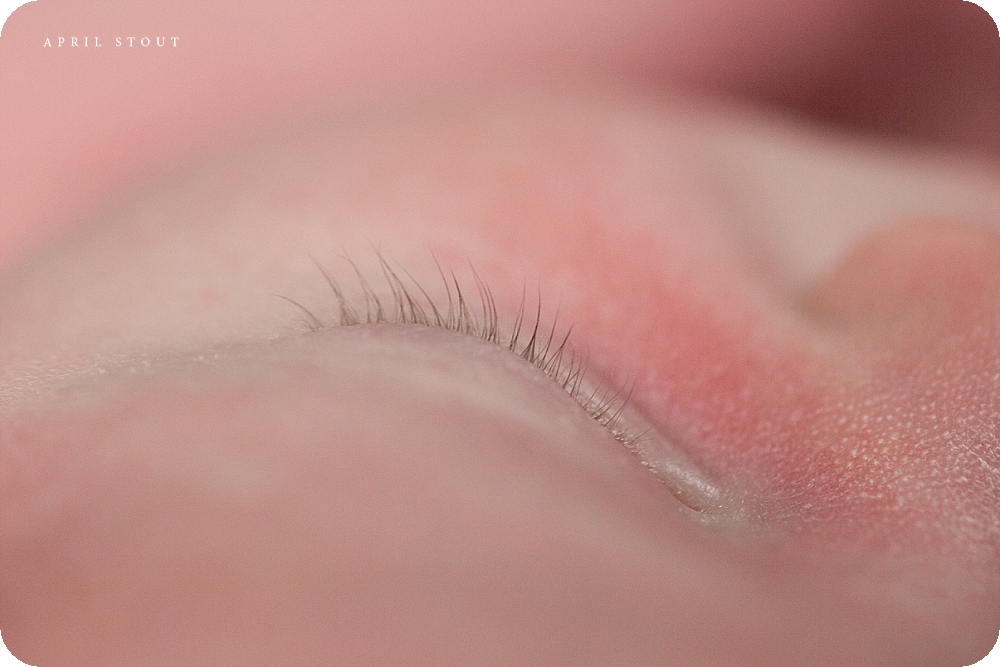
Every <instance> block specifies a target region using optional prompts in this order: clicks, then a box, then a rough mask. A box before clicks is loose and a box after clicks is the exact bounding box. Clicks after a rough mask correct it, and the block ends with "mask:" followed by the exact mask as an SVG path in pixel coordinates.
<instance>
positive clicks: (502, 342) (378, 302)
mask: <svg viewBox="0 0 1000 667" xmlns="http://www.w3.org/2000/svg"><path fill="white" fill-rule="evenodd" d="M373 250H374V252H375V256H376V259H377V262H378V267H379V273H380V274H381V279H382V281H383V282H384V285H385V288H386V289H387V290H388V296H386V293H385V292H383V293H382V294H383V295H382V296H380V295H379V293H378V291H377V289H376V287H374V286H373V281H371V280H369V279H368V278H367V277H366V275H365V274H364V272H363V271H362V270H361V269H360V267H359V266H358V265H357V263H356V262H355V261H354V260H353V259H351V258H350V257H348V256H346V255H341V256H340V257H341V259H343V260H344V261H345V262H347V263H348V264H349V266H350V268H351V272H352V273H353V274H354V277H355V280H356V285H357V288H358V289H360V291H361V298H360V300H361V301H363V304H364V305H363V306H360V304H359V305H358V306H355V305H354V304H353V303H352V301H351V299H350V298H349V297H348V296H347V292H346V291H345V290H344V289H343V287H342V286H341V284H340V283H339V282H337V281H336V280H335V279H334V278H333V277H332V276H331V275H330V273H329V272H328V271H327V270H326V269H325V268H324V267H323V265H322V264H321V263H320V262H319V261H318V260H317V259H316V258H315V257H310V258H311V259H312V261H313V263H314V264H315V265H316V268H317V269H318V270H319V271H320V273H321V274H322V276H323V278H324V280H325V281H326V283H327V285H328V286H329V288H330V290H331V292H332V293H333V295H334V299H335V301H336V310H337V315H336V318H335V321H333V322H326V321H324V320H323V319H321V318H320V317H318V316H317V315H316V314H315V313H314V312H313V311H312V310H310V309H308V308H306V307H305V306H304V305H302V304H301V303H299V302H297V301H295V300H293V299H291V298H289V297H287V296H284V295H281V294H275V295H274V296H276V297H278V298H281V299H283V300H284V301H286V302H288V303H290V304H292V305H293V306H295V308H296V309H298V310H299V311H300V312H301V313H302V314H303V316H304V318H303V319H301V320H299V322H300V324H302V325H304V326H305V327H306V329H307V331H310V332H312V331H318V330H322V329H326V328H329V327H337V326H339V327H347V326H358V325H377V324H394V325H397V324H404V325H406V324H409V325H415V326H422V327H435V328H441V329H445V330H447V331H452V332H456V333H461V334H465V335H469V336H473V337H476V338H480V339H482V340H484V341H487V342H489V343H492V344H495V345H497V346H499V347H501V348H504V349H507V350H509V351H510V352H511V353H513V354H516V355H517V356H519V357H521V358H522V359H524V360H525V361H527V362H528V363H530V364H532V365H534V366H535V367H536V368H538V369H539V370H540V371H542V372H543V373H545V374H546V375H547V376H548V377H549V378H551V379H552V380H553V381H554V382H555V384H556V385H557V386H559V387H560V388H561V389H562V390H563V391H565V392H566V393H568V394H569V395H570V397H572V398H573V399H574V401H575V402H576V403H577V404H578V405H580V406H581V407H582V408H583V410H584V411H585V412H586V413H587V414H588V415H589V416H590V417H591V418H593V419H594V420H595V421H596V422H597V423H598V424H599V425H600V426H602V427H603V428H604V429H605V430H607V431H608V432H609V433H610V434H611V435H612V437H614V438H615V440H617V441H618V442H620V443H621V444H622V445H624V446H625V447H626V449H628V450H629V451H630V452H631V453H632V454H633V455H635V456H636V457H637V458H638V459H639V461H640V462H641V463H642V464H643V465H644V466H645V467H646V468H648V469H649V470H650V471H651V472H652V473H653V474H654V475H655V476H656V477H657V478H658V479H659V480H660V481H661V482H663V483H664V484H665V485H666V486H667V487H668V488H669V489H670V490H671V492H672V493H673V495H674V496H675V497H676V498H677V499H678V500H679V501H680V502H681V503H683V504H684V505H686V506H687V507H689V508H690V509H692V510H695V511H696V512H699V513H703V514H706V513H707V514H717V513H718V512H719V511H721V510H722V509H723V506H724V505H725V504H726V503H723V502H722V501H721V495H722V494H721V493H720V492H719V491H718V490H717V489H716V488H715V487H714V485H713V484H711V483H709V482H707V481H706V480H704V479H702V478H701V477H700V476H699V475H698V474H697V473H696V472H694V469H693V466H691V464H690V462H688V461H685V460H683V459H684V458H685V457H683V456H682V455H680V454H677V455H675V456H674V457H672V458H671V457H668V460H666V461H664V462H662V463H659V462H654V461H653V460H652V458H653V457H651V456H650V455H649V454H648V452H649V451H651V450H652V449H658V448H657V447H656V443H655V442H654V443H653V446H652V447H647V446H646V445H645V441H646V440H647V438H652V440H654V441H655V440H656V438H657V436H656V435H655V434H654V433H653V431H654V429H653V428H652V427H651V426H648V427H647V425H646V424H642V425H643V426H644V427H646V428H644V430H641V431H638V429H633V428H632V424H633V423H635V422H643V421H644V420H642V419H641V418H638V416H637V415H632V414H628V415H627V413H628V410H627V407H628V404H629V400H630V399H631V395H632V392H633V390H634V388H635V387H634V382H631V381H630V382H627V383H625V384H624V385H623V386H620V387H618V388H615V387H613V386H609V385H608V384H607V383H605V382H601V381H597V382H592V381H591V379H590V376H589V375H588V372H587V371H588V360H589V354H588V353H587V352H586V351H585V352H584V353H583V354H582V355H581V354H580V353H579V352H577V351H576V350H575V349H574V348H573V346H572V343H571V342H570V336H571V334H572V333H573V330H574V325H572V324H571V325H569V326H568V327H566V329H565V331H564V332H561V333H560V335H558V336H557V332H559V309H558V308H557V310H556V313H555V316H554V317H553V318H552V322H551V325H548V326H547V327H543V320H544V318H543V308H542V295H541V286H540V285H539V287H538V292H537V296H536V301H535V308H534V309H533V310H534V315H533V316H532V315H530V314H529V313H530V310H529V307H528V299H527V286H526V285H525V286H524V287H522V290H521V299H520V304H519V306H518V308H517V312H516V314H515V316H514V320H513V323H512V325H511V327H510V333H509V334H505V333H504V331H503V327H502V326H501V322H500V315H499V311H498V308H497V304H496V300H495V299H494V296H493V292H492V290H491V289H490V288H489V286H488V285H487V284H486V282H485V281H484V280H483V279H482V278H481V277H480V276H479V274H478V272H477V271H476V270H475V267H473V266H472V263H471V262H470V263H469V270H470V272H471V274H472V281H473V284H474V286H475V292H476V295H477V297H478V304H475V303H473V302H472V301H470V299H469V298H467V296H466V295H467V294H468V293H469V290H468V289H466V290H464V291H463V288H462V283H461V282H460V281H459V279H458V276H457V275H456V273H455V272H454V271H452V270H446V269H445V268H444V267H443V266H442V265H441V263H440V262H439V261H438V259H437V257H436V256H434V255H433V253H432V258H433V260H434V264H435V266H436V268H437V272H438V275H439V277H440V279H441V286H442V288H443V294H444V299H445V301H446V304H444V303H440V300H435V299H434V298H433V297H432V296H431V295H430V293H429V291H428V290H427V289H426V288H425V287H424V285H422V284H421V283H420V281H418V280H416V279H415V278H414V277H413V275H412V274H411V273H410V272H409V271H407V270H406V269H405V268H404V267H402V266H398V265H397V268H396V269H394V268H393V267H392V266H391V265H390V264H389V262H388V260H386V258H385V256H384V255H383V254H382V253H381V252H380V251H379V250H378V249H373ZM400 274H403V275H405V277H406V278H407V279H408V282H409V284H408V283H407V282H406V281H404V280H403V278H401V277H400ZM532 319H534V321H533V322H532ZM545 328H548V332H547V333H546V332H545ZM529 331H530V334H529V333H528V332H529ZM557 341H558V344H557ZM626 415H627V417H628V418H626ZM627 422H630V423H627ZM637 431H638V432H637ZM659 449H662V447H660V448H659Z"/></svg>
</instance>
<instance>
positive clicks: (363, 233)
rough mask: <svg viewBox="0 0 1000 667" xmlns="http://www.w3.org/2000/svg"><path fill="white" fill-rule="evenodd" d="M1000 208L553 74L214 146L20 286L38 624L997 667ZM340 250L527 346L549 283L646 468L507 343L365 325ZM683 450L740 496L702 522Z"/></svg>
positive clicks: (369, 270)
mask: <svg viewBox="0 0 1000 667" xmlns="http://www.w3.org/2000/svg"><path fill="white" fill-rule="evenodd" d="M998 186H1000V174H998V173H997V171H996V169H995V167H993V166H991V165H990V164H988V163H985V162H982V161H977V160H974V159H971V158H959V157H956V155H955V154H954V153H951V152H948V151H945V150H937V151H935V150H918V149H915V148H914V149H909V148H903V147H894V146H892V145H890V144H886V143H879V142H875V141H870V140H863V139H859V138H857V137H854V136H852V135H850V134H849V133H846V132H841V131H834V130H830V129H820V128H817V127H814V126H812V125H809V124H806V123H802V122H800V121H797V120H794V119H792V118H790V117H787V116H784V115H781V114H766V113H763V112H754V111H748V110H746V109H740V108H737V107H730V106H721V105H710V104H708V103H705V102H695V101H691V100H687V99H686V98H684V97H682V96H679V95H668V96H665V95H659V94H649V93H634V92H631V93H628V94H624V93H621V92H620V91H617V92H614V93H607V92H605V93H600V92H594V91H592V90H586V91H582V92H581V91H575V92H569V91H567V92H563V93H561V94H553V93H551V92H540V91H537V90H535V91H534V92H532V89H531V88H530V87H528V88H518V89H516V90H514V91H512V90H510V89H507V88H500V89H499V90H496V91H492V92H489V93H448V94H434V95H425V96H421V95H409V96H402V95H401V96H397V97H391V98H390V99H386V98H376V99H370V100H368V101H363V102H354V103H344V104H341V105H339V106H337V107H336V108H333V109H327V110H325V111H324V113H322V114H319V115H312V116H299V117H293V118H289V119H285V121H284V122H283V123H281V124H280V125H279V126H277V127H276V128H274V129H271V130H268V131H267V132H263V133H257V134H253V135H250V136H247V137H243V138H242V139H241V140H239V141H238V142H235V143H234V144H233V145H231V146H229V147H227V148H226V149H224V150H221V151H216V152H211V153H209V154H207V155H202V156H200V157H196V158H192V159H190V160H189V161H188V162H187V163H185V164H184V165H182V166H181V167H179V168H177V169H175V170H174V171H172V172H170V173H167V174H164V175H161V176H160V177H158V178H157V179H155V180H154V181H152V182H151V183H150V184H148V185H146V186H144V187H142V188H140V189H137V190H136V191H135V192H133V193H132V194H130V195H129V196H128V197H126V198H124V199H122V200H120V201H118V202H117V203H115V204H113V205H109V206H108V207H107V208H106V209H105V210H104V212H103V213H102V214H101V215H100V216H98V218H97V219H95V220H93V221H91V222H89V223H87V224H84V225H81V226H80V227H79V228H78V229H76V230H74V231H73V232H72V233H70V234H68V235H67V236H66V237H65V238H62V239H60V240H59V241H57V242H55V243H52V244H51V245H49V246H48V247H47V248H45V249H43V250H41V251H39V252H37V253H36V254H35V255H33V256H32V257H29V258H27V259H26V260H24V261H22V262H20V263H19V264H18V265H16V266H12V267H10V268H8V270H7V271H6V273H5V274H4V276H3V278H2V280H0V312H2V313H3V316H2V317H0V341H3V343H2V344H0V447H2V449H0V451H2V452H3V458H2V460H0V461H2V463H0V479H2V480H3V485H2V487H0V488H2V491H0V498H2V503H0V535H2V539H0V573H2V576H0V629H2V631H3V637H4V641H5V642H6V643H7V645H8V646H9V647H10V648H11V650H12V651H13V652H14V653H15V654H16V655H18V656H19V657H20V658H21V659H22V660H24V661H26V662H28V663H29V664H137V663H139V664H146V663H162V664H176V663H178V662H200V663H208V664H226V663H231V664H258V663H259V664H274V663H288V664H303V663H317V664H329V663H356V662H365V663H370V662H374V663H381V664H384V663H400V664H414V663H436V664H440V663H452V664H469V663H482V662H501V663H512V662H522V663H528V664H539V663H547V664H548V663H558V664H562V663H566V664H588V663H589V664H678V665H690V664H789V665H793V664H844V665H847V664H851V665H866V664H871V665H875V664H878V665H886V664H897V665H941V664H956V665H958V664H968V663H971V662H973V661H975V660H976V659H977V658H978V657H980V656H982V655H983V654H985V653H986V651H987V650H988V649H989V647H990V646H991V645H992V644H993V642H994V641H995V638H996V633H997V629H998V628H1000V605H998V600H1000V525H998V520H997V516H998V512H997V508H998V505H1000V490H998V489H1000V473H998V469H1000V454H998V452H1000V449H998V443H997V434H996V416H995V415H996V409H997V408H996V397H997V391H998V387H1000V379H998V378H1000V358H998V356H997V353H996V350H997V349H998V345H997V336H998V335H1000V327H998V319H997V318H998V316H1000V312H998V308H1000V305H998V304H1000V299H998V292H1000V269H998V268H997V267H998V266H1000V238H998V236H997V232H996V231H995V228H996V221H997V220H1000V187H998ZM345 255H346V256H347V257H349V258H350V260H351V261H353V262H354V263H355V265H356V266H357V269H358V271H359V272H360V273H361V274H362V275H364V276H365V277H366V279H367V280H368V281H369V282H370V284H371V285H372V289H373V290H374V291H375V292H376V293H378V294H379V295H380V298H381V299H383V300H384V301H385V303H387V304H388V303H393V299H392V293H391V290H390V289H389V288H388V286H387V284H386V281H385V280H384V278H383V277H382V276H383V274H382V268H381V266H380V262H379V256H381V257H383V258H385V260H386V261H387V262H389V263H390V265H391V266H392V267H394V268H396V267H398V271H399V272H400V273H399V275H400V276H403V275H405V274H409V275H410V276H412V280H413V281H415V282H413V283H412V284H413V285H419V286H420V288H422V289H424V290H426V291H427V293H428V295H429V297H430V299H431V300H433V301H434V303H436V304H438V305H439V306H440V307H441V308H443V309H444V308H446V306H445V304H447V303H448V293H447V292H446V291H445V289H444V284H443V282H442V280H441V270H442V269H443V270H444V272H445V274H446V275H448V276H450V275H451V273H450V272H451V271H454V272H455V275H456V281H458V282H459V283H460V284H461V286H462V290H463V292H464V293H465V294H467V295H470V296H472V295H475V294H477V291H476V287H475V286H476V279H477V278H478V279H480V280H481V281H482V283H483V284H485V285H486V286H488V288H489V290H490V293H491V294H492V297H493V301H494V302H495V306H496V310H497V317H498V320H499V322H500V325H501V327H502V328H503V330H504V332H506V333H508V334H509V331H510V328H511V327H512V326H513V323H514V321H515V319H516V317H517V314H518V312H519V310H520V309H521V302H522V298H524V299H525V304H526V307H525V312H527V313H528V314H529V317H528V319H529V321H531V322H532V324H533V320H534V312H540V313H541V314H540V315H539V322H540V327H539V329H540V331H542V332H544V335H545V337H546V338H547V337H548V332H549V331H550V330H551V331H553V332H554V333H555V335H554V336H553V337H554V338H555V339H557V340H561V336H562V335H564V334H565V332H566V331H567V330H568V328H569V326H570V325H572V333H571V337H570V342H571V345H572V348H573V350H574V354H575V355H576V356H577V358H580V359H583V358H585V359H586V362H587V368H588V382H590V383H591V386H596V385H600V386H604V387H609V388H612V389H615V388H620V387H627V388H628V392H629V400H628V410H627V411H626V412H624V413H623V417H622V419H623V420H624V423H625V424H626V425H628V426H630V427H632V428H634V430H635V431H636V432H639V433H643V434H645V435H646V437H645V438H643V439H640V444H641V446H642V447H643V448H644V449H643V450H642V451H641V452H640V454H641V457H642V458H644V459H645V461H640V457H636V456H634V455H633V453H632V452H629V451H628V449H627V448H626V447H624V446H623V445H622V443H621V442H619V441H617V440H616V439H615V438H614V437H613V436H612V434H611V433H610V432H609V431H608V430H606V429H604V428H602V427H601V425H600V424H598V423H597V421H595V420H594V419H593V418H592V417H591V416H590V415H588V414H587V412H586V410H584V409H583V408H582V407H581V406H580V405H579V404H578V403H577V402H576V401H574V400H573V398H572V397H571V396H569V395H568V394H567V393H566V392H565V391H564V390H563V389H562V388H560V387H559V386H558V385H557V384H556V383H555V382H553V381H552V380H551V378H550V377H548V376H547V375H546V374H545V373H543V372H542V371H540V370H539V369H538V368H537V367H536V366H533V365H531V364H529V363H527V362H526V361H524V360H523V359H521V358H520V357H519V356H517V355H516V354H512V353H511V352H510V351H508V350H505V349H503V348H502V347H501V346H499V345H495V344H493V343H490V342H488V341H482V340H478V339H476V338H475V337H474V336H469V335H465V334H462V333H456V332H453V331H447V330H445V329H444V328H440V327H422V326H416V325H412V324H411V325H405V324H384V325H358V326H350V327H339V326H336V323H337V321H338V309H339V305H338V302H337V299H336V298H335V296H334V294H333V292H332V290H331V288H330V285H329V284H328V283H327V281H326V280H325V278H324V276H323V273H322V272H321V270H320V269H319V268H317V263H318V264H319V265H320V267H322V270H324V271H326V272H327V273H328V274H329V276H330V277H331V278H332V279H334V280H335V281H336V285H338V286H339V287H340V288H341V289H343V290H344V291H345V293H346V297H347V299H348V301H349V303H351V304H352V305H353V307H355V308H357V309H358V310H361V311H364V309H365V305H364V303H365V299H364V294H363V293H362V290H361V289H360V284H359V281H358V278H357V276H356V275H355V272H354V269H353V267H352V266H351V264H350V263H349V262H347V261H345V260H344V259H343V256H345ZM470 265H471V267H472V268H470ZM473 269H474V272H475V274H473V273H472V271H473ZM405 280H406V282H407V284H408V285H409V284H411V282H410V278H409V277H407V278H406V279H405ZM418 291H419V289H417V290H414V289H413V288H412V287H411V292H412V293H413V294H416V293H417V292H418ZM274 295H280V296H281V297H285V299H282V298H277V297H276V296H274ZM522 295H526V296H524V297H523V296H522ZM286 299H292V300H293V301H294V302H295V303H298V304H301V305H302V306H303V307H305V308H306V309H307V310H308V311H309V313H311V314H312V315H314V316H315V317H317V318H318V319H319V320H320V321H322V322H323V323H324V325H325V326H323V327H321V328H320V329H319V330H316V331H308V330H307V327H304V326H302V325H301V324H300V323H299V320H300V319H301V318H302V317H303V312H302V311H301V310H300V309H298V308H297V307H296V306H295V305H294V304H292V303H289V302H288V301H287V300H286ZM539 301H540V306H539V310H538V311H535V310H534V308H535V307H536V306H538V304H539ZM470 302H471V304H472V308H471V309H472V310H473V311H474V312H475V311H476V308H478V306H479V302H478V300H477V299H476V298H475V297H474V296H473V298H471V299H470ZM557 313H558V317H557ZM671 462H672V463H675V464H677V465H679V466H681V468H682V472H685V473H686V474H689V475H693V476H697V477H698V478H699V479H704V480H707V483H710V484H711V485H713V486H714V487H717V488H719V489H721V493H722V498H723V501H722V502H721V508H720V509H719V510H718V511H710V512H697V511H693V510H692V509H691V508H690V507H689V506H688V504H685V503H684V502H680V501H679V500H678V498H677V497H675V493H676V492H677V491H678V485H679V484H680V482H677V481H674V482H672V481H671V479H672V478H671V477H670V476H669V475H665V476H664V475H661V477H664V479H666V483H664V482H663V481H661V480H660V479H658V478H657V475H656V474H653V473H654V472H657V471H656V470H655V468H656V466H657V465H658V464H660V463H664V464H666V463H671ZM643 463H646V464H647V465H648V466H649V467H652V468H654V470H653V471H652V472H651V471H650V470H649V469H647V467H646V466H644V465H643ZM689 504H696V505H697V504H698V503H689Z"/></svg>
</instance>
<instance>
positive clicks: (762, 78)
mask: <svg viewBox="0 0 1000 667" xmlns="http://www.w3.org/2000/svg"><path fill="white" fill-rule="evenodd" d="M74 37H75V38H77V42H78V44H79V46H77V47H73V46H72V45H71V44H72V42H71V39H72V38H74ZM129 37H132V38H134V39H133V40H132V44H133V45H132V46H129V40H128V38H129ZM144 37H146V38H149V40H148V43H149V46H143V45H142V38H144ZM157 37H160V38H163V39H162V42H163V43H164V46H162V47H159V46H157V39H156V38H157ZM173 37H177V40H176V46H174V45H173V42H174V40H172V39H171V38H173ZM59 38H64V40H65V41H64V43H63V45H62V46H58V39H59ZM95 38H96V39H97V40H98V41H97V43H99V44H100V45H101V46H100V47H97V48H95V41H94V40H95ZM116 38H121V39H122V40H123V41H122V45H121V46H116ZM47 39H48V40H50V43H51V44H52V46H51V47H48V46H45V41H46V40H47ZM85 41H86V45H84V43H85ZM456 86H464V87H469V86H471V87H495V86H507V87H514V88H518V87H524V86H529V87H536V88H554V87H556V88H558V87H566V88H598V89H608V88H610V89H612V90H615V89H621V90H622V91H629V90H634V89H643V90H653V91H664V92H670V91H680V92H685V93H694V94H699V95H708V96H715V97H719V98H722V99H725V100H729V101H731V100H734V99H735V100H737V101H738V102H740V103H744V102H745V103H749V104H754V105H762V106H765V107H770V108H775V109H780V110H783V111H786V112H788V113H791V114H795V115H797V116H802V117H806V118H809V119H814V120H816V121H819V122H822V123H828V124H832V125H834V126H838V127H841V128H847V129H849V130H851V131H854V132H857V133H861V134H868V135H873V136H880V137H887V138H888V139H889V140H890V141H903V142H910V143H918V144H926V145H928V146H932V147H939V148H940V147H945V148H947V149H949V150H956V151H960V152H964V153H968V154H969V155H970V156H972V157H974V158H975V159H981V160H986V161H989V162H992V163H998V162H1000V39H998V36H997V28H996V25H995V24H994V23H993V21H992V19H991V18H990V16H989V15H988V14H987V13H986V12H985V11H984V10H983V9H982V8H980V7H979V6H977V5H975V4H972V3H969V2H963V1H961V0H916V1H914V0H888V1H882V2H868V1H866V2H861V1H860V0H808V1H801V2H800V1H794V0H757V1H754V2H751V1H749V0H737V1H727V0H698V1H691V0H681V1H675V2H662V1H658V2H653V1H643V0H637V1H620V2H612V1H607V2H596V1H590V2H587V1H576V2H571V1H559V0H555V1H553V0H546V1H538V0H513V1H511V2H505V3H497V2H490V1H488V0H471V1H465V2H463V1H458V0H455V1H449V0H439V1H429V2H413V1H412V0H389V1H386V2H380V3H374V2H369V1H362V0H353V1H343V2H336V3H325V2H324V3H321V2H297V3H287V2H279V1H277V0H268V1H256V2H246V1H242V2H235V1H224V0H217V1H213V2H205V1H201V2H187V1H183V0H172V1H166V2H156V3H152V2H87V3H80V2H72V1H70V0H38V1H36V2H31V3H29V4H27V5H24V6H23V7H21V8H20V9H18V10H17V11H16V12H15V13H14V15H13V16H11V18H10V19H9V20H8V22H7V24H6V26H5V27H4V30H3V38H2V40H0V266H3V265H4V264H5V263H7V262H10V261H11V260H12V259H14V258H16V257H18V256H22V255H23V254H24V253H26V252H28V251H30V249H31V248H33V247H35V246H37V245H38V244H39V243H42V242H43V241H44V240H45V239H47V238H50V237H52V236H53V235H55V234H57V233H58V232H59V231H60V230H62V229H64V228H65V227H66V226H67V225H70V224H72V223H73V222H75V221H79V220H81V219H86V217H87V216H88V215H90V214H91V212H93V211H96V210H97V209H98V208H99V207H100V206H101V203H102V202H104V201H106V200H107V199H108V198H109V197H113V196H115V195H116V194H117V193H120V192H123V191H125V190H127V189H128V188H130V187H132V186H133V185H134V184H135V183H137V182H140V181H141V180H142V179H143V178H145V177H148V176H149V175H150V174H151V173H155V172H157V171H159V170H161V169H164V168H169V167H170V166H171V165H175V164H177V163H179V162H180V161H182V160H183V159H184V157H185V156H186V155H190V154H191V153H192V152H197V151H199V150H205V149H206V148H210V147H211V146H212V145H214V144H217V143H224V142H226V141H229V140H231V139H232V138H234V137H237V136H239V135H240V134H242V133H246V132H247V131H252V130H253V128H255V127H260V126H264V125H268V124H271V123H273V122H276V121H279V120H280V119H281V118H282V117H285V116H287V115H289V114H302V113H312V112H315V111H317V110H319V109H321V108H322V107H323V106H324V105H330V104H338V103H341V102H344V101H349V100H351V99H355V98H359V97H366V96H375V95H394V94H408V93H410V92H417V93H419V94H427V93H430V94H433V91H434V89H435V88H439V87H440V88H448V87H456Z"/></svg>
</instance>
